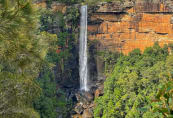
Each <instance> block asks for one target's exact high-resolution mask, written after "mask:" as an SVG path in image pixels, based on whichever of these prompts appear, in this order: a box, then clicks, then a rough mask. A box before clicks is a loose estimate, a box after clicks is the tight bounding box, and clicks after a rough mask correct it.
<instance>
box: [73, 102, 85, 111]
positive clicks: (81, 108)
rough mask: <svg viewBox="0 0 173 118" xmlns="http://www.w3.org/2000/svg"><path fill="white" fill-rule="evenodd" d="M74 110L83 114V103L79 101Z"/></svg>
mask: <svg viewBox="0 0 173 118" xmlns="http://www.w3.org/2000/svg"><path fill="white" fill-rule="evenodd" d="M74 111H75V112H76V113H78V114H81V113H82V112H83V107H82V104H80V103H78V104H77V105H76V107H75V109H74Z"/></svg>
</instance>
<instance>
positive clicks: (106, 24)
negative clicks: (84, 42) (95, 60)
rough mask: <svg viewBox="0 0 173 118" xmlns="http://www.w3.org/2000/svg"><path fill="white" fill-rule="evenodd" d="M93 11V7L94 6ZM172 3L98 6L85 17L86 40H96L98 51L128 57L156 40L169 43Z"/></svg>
mask: <svg viewBox="0 0 173 118" xmlns="http://www.w3.org/2000/svg"><path fill="white" fill-rule="evenodd" d="M95 8H96V7H95ZM172 14H173V1H169V0H167V1H162V2H161V1H160V0H150V1H148V2H147V1H146V0H144V1H142V0H137V1H136V2H129V1H128V2H125V3H120V2H116V3H102V4H100V5H98V6H97V8H96V9H95V10H93V9H92V8H91V15H89V16H90V17H89V25H88V31H89V36H88V37H89V40H98V41H99V42H100V43H101V45H100V46H99V47H98V48H101V49H103V48H104V49H109V50H112V51H114V50H118V51H119V52H123V53H124V54H128V53H129V52H130V51H132V50H133V49H135V48H140V49H141V50H142V51H143V50H144V49H145V48H146V47H150V46H152V45H153V44H154V42H156V41H158V42H159V44H160V46H163V45H164V44H168V43H173V15H172Z"/></svg>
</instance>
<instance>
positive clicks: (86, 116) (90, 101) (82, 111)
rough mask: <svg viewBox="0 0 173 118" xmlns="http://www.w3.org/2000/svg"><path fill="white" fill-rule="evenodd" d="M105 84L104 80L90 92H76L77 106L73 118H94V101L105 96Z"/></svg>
mask: <svg viewBox="0 0 173 118" xmlns="http://www.w3.org/2000/svg"><path fill="white" fill-rule="evenodd" d="M103 82H104V81H103V80H98V81H97V82H95V86H92V87H91V88H90V91H88V92H85V91H78V92H76V99H77V104H76V105H75V107H74V114H73V115H72V118H93V115H94V112H93V109H94V107H95V103H94V99H95V98H97V97H99V96H102V95H103V88H104V86H103Z"/></svg>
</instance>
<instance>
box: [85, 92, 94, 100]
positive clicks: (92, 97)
mask: <svg viewBox="0 0 173 118" xmlns="http://www.w3.org/2000/svg"><path fill="white" fill-rule="evenodd" d="M84 97H85V98H86V100H87V101H89V102H91V101H93V100H94V96H93V95H92V93H90V92H85V93H84Z"/></svg>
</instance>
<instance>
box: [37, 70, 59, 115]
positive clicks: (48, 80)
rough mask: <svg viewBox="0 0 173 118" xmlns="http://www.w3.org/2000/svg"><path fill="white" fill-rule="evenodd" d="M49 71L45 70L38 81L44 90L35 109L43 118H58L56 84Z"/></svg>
mask: <svg viewBox="0 0 173 118" xmlns="http://www.w3.org/2000/svg"><path fill="white" fill-rule="evenodd" d="M52 75H53V73H51V72H50V71H49V70H45V71H44V72H43V73H42V75H41V77H40V78H39V79H38V80H37V81H38V83H39V85H40V87H41V88H42V94H41V96H40V98H38V99H37V100H36V101H35V102H34V107H35V109H36V110H37V111H38V112H39V113H40V116H41V118H56V117H57V112H56V107H57V103H56V100H57V98H56V82H55V80H54V77H53V76H52Z"/></svg>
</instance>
